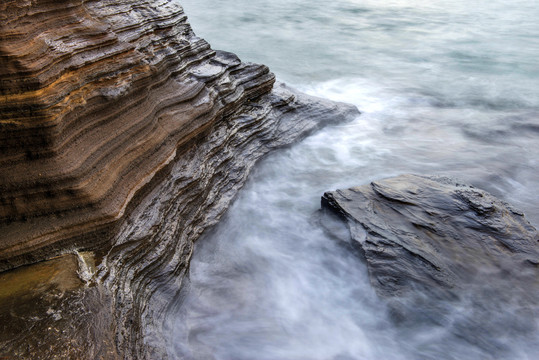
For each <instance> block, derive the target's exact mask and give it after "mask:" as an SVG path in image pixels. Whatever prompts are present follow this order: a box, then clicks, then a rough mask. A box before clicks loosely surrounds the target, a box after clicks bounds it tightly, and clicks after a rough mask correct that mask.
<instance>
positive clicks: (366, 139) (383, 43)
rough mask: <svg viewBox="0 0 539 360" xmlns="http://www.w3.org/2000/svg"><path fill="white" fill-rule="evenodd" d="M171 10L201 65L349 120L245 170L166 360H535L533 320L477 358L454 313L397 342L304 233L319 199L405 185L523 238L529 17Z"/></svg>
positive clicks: (529, 179)
mask: <svg viewBox="0 0 539 360" xmlns="http://www.w3.org/2000/svg"><path fill="white" fill-rule="evenodd" d="M182 5H183V6H184V8H185V9H186V12H187V14H188V16H189V18H190V22H191V24H192V25H193V28H194V30H195V32H196V33H197V34H198V35H199V36H202V37H204V38H206V39H207V40H208V41H209V42H210V43H211V44H212V46H213V47H214V48H216V49H225V50H228V51H232V52H235V53H237V54H238V55H239V56H240V57H241V58H242V60H244V61H245V60H247V61H254V62H261V63H265V64H267V65H269V66H270V68H271V69H272V71H273V72H275V73H276V75H277V77H278V78H280V79H281V80H284V81H286V82H288V83H289V84H291V85H292V86H295V87H296V88H299V89H301V90H303V91H306V92H309V93H311V94H314V95H318V96H322V97H327V98H331V99H334V100H339V101H345V102H349V103H353V104H355V105H357V107H358V108H359V109H360V110H361V111H362V113H363V114H362V115H361V116H360V117H358V118H357V119H356V120H355V121H353V122H351V123H347V124H342V125H339V126H334V127H329V128H326V129H324V130H322V131H320V132H319V133H317V134H315V135H313V136H311V137H309V138H307V139H305V140H304V141H303V142H301V143H300V144H297V145H296V146H293V147H291V148H289V149H286V150H282V151H280V152H278V153H275V154H273V155H271V156H269V157H268V158H266V159H265V160H264V161H263V162H262V163H261V164H260V165H259V166H258V167H257V168H256V169H255V171H254V173H253V174H252V176H251V178H250V180H249V182H248V184H247V185H246V186H245V188H244V189H243V190H242V192H241V193H240V195H239V197H238V199H237V200H236V202H235V203H234V205H233V206H232V207H231V209H230V210H229V211H228V213H227V215H226V216H225V218H224V220H223V221H222V222H221V223H220V224H219V225H218V226H216V228H215V229H213V230H212V231H211V232H209V233H208V234H206V235H205V236H204V237H203V238H202V239H201V240H200V241H199V243H198V244H197V248H196V251H195V253H194V256H193V259H192V263H191V269H190V274H189V283H188V286H186V288H185V292H184V294H183V297H182V305H181V307H180V311H179V312H176V313H171V314H169V317H168V321H169V325H170V332H169V334H168V336H169V338H170V343H171V344H172V346H171V348H170V349H168V351H169V354H170V355H171V356H172V357H181V358H194V359H536V358H539V342H538V341H539V340H538V338H539V336H538V332H537V330H536V328H537V326H538V322H539V321H538V319H537V318H535V317H534V316H531V317H529V318H528V319H527V320H528V322H527V324H525V326H523V327H525V328H526V329H528V331H527V332H525V331H523V332H522V333H520V332H518V331H514V330H512V329H508V330H507V331H504V329H503V325H502V326H500V327H501V328H502V329H501V330H500V331H497V332H494V333H495V334H497V335H496V336H495V337H496V338H494V339H490V340H492V341H487V342H486V343H485V342H482V343H480V342H479V341H476V339H475V338H474V336H473V334H470V333H469V332H462V331H459V330H458V329H456V328H455V327H452V326H451V322H452V320H453V319H457V318H459V316H463V315H462V314H463V313H465V309H464V307H465V306H464V305H463V306H460V307H459V306H456V307H455V308H454V309H453V311H452V317H451V316H450V318H449V320H448V321H446V322H445V326H434V325H432V326H425V327H418V328H414V329H413V330H410V329H403V328H402V327H398V326H396V325H395V324H394V323H393V322H392V321H391V319H390V318H389V317H388V312H387V306H386V304H385V303H384V301H383V300H381V299H379V298H377V296H376V294H375V293H374V291H373V290H372V288H371V286H370V285H369V279H368V276H367V272H366V268H365V265H364V264H362V263H361V261H358V258H357V256H356V255H354V254H353V253H352V252H350V251H349V250H348V249H347V248H346V247H345V246H342V245H341V243H340V242H339V241H337V240H336V239H335V238H333V237H332V236H330V235H328V234H327V233H325V232H324V231H322V229H321V228H320V227H319V226H318V225H317V224H316V222H315V221H314V220H313V219H314V218H315V217H314V216H313V214H314V213H315V212H316V211H317V209H319V207H320V196H321V195H322V194H323V192H324V191H327V190H333V189H336V188H343V187H350V186H355V185H360V184H364V183H368V182H369V181H372V180H374V179H379V178H383V177H387V176H392V175H398V174H401V173H408V172H413V173H419V174H443V175H449V176H455V177H458V178H460V179H462V180H464V181H466V182H469V183H472V184H474V185H476V186H478V187H481V188H484V189H486V190H488V191H490V192H491V193H493V194H495V195H497V196H499V197H501V198H502V199H504V200H506V201H508V202H510V203H512V204H513V205H515V206H516V207H517V208H520V209H521V210H523V211H524V212H525V213H526V215H527V217H528V219H529V220H530V221H531V222H532V224H534V225H535V226H536V227H537V226H538V225H539V191H538V189H539V171H538V165H539V164H538V161H539V160H538V159H539V65H538V64H539V63H538V61H537V58H538V57H539V22H538V21H537V19H539V3H538V2H537V1H536V0H516V1H512V2H506V1H501V0H473V1H470V0H467V1H464V0H454V1H451V2H449V1H442V0H417V1H412V0H386V1H375V0H335V1H331V2H328V1H321V0H311V1H306V0H288V1H285V0H273V1H263V0H249V1H246V0H235V1H231V0H223V1H219V2H216V1H210V0H197V1H193V0H184V1H182ZM336 231H337V230H336ZM339 231H346V230H345V229H340V230H339ZM512 311H513V310H512V309H510V308H502V309H501V310H500V312H502V313H504V312H506V313H507V314H511V312H512ZM532 313H533V312H532ZM536 313H537V312H535V314H536ZM492 316H496V314H492ZM470 321H474V319H471V320H470ZM477 321H480V320H477ZM493 323H494V324H495V323H496V322H493ZM476 325H477V324H476ZM498 325H499V324H498ZM485 326H487V325H485ZM490 326H491V325H490ZM476 328H481V324H479V325H478V326H476ZM530 329H531V330H530ZM530 334H531V335H530Z"/></svg>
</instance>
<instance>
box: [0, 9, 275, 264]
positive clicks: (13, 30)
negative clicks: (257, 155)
mask: <svg viewBox="0 0 539 360" xmlns="http://www.w3.org/2000/svg"><path fill="white" fill-rule="evenodd" d="M0 13H1V14H2V15H0V24H1V25H0V26H1V28H0V39H1V48H0V64H1V65H0V93H1V94H2V97H1V101H0V116H1V118H0V126H1V131H0V224H1V226H2V234H1V236H2V237H1V241H0V270H1V269H6V268H8V267H11V266H17V265H20V264H22V263H26V262H29V261H33V260H39V259H42V258H44V257H46V256H50V255H51V253H53V252H54V251H55V249H57V248H59V247H60V248H64V247H66V246H75V247H85V248H91V247H99V246H101V245H102V244H103V241H105V240H106V236H104V234H106V233H110V231H111V227H112V226H114V225H115V223H116V222H117V221H118V220H119V219H120V218H122V216H123V215H124V213H125V210H126V209H127V207H128V205H129V203H130V200H131V199H132V198H133V196H134V195H135V194H136V193H137V191H140V190H141V189H142V188H143V187H144V186H145V185H146V184H148V183H149V182H150V181H151V180H152V178H154V177H155V175H156V174H157V173H158V172H159V171H160V170H161V169H163V168H164V167H166V166H167V164H170V163H171V162H172V161H173V160H174V159H175V157H176V156H177V151H178V149H180V148H182V146H184V145H186V144H187V143H188V142H189V141H192V140H193V139H194V138H195V137H196V136H197V135H200V134H202V133H203V132H207V131H209V129H210V128H211V127H212V126H213V125H215V123H217V122H219V121H223V119H224V117H225V116H227V115H229V114H231V113H232V112H234V111H235V110H237V108H238V107H239V106H240V105H241V104H242V103H244V102H246V101H248V100H250V99H255V98H257V97H258V96H260V95H262V94H266V93H268V92H269V91H270V90H271V88H272V85H273V82H274V76H273V74H271V73H270V72H269V70H268V68H267V67H265V66H263V65H254V64H245V63H242V62H241V61H240V60H239V59H238V58H237V57H235V56H233V55H231V54H227V53H223V52H221V53H217V52H215V51H213V50H212V49H211V48H210V46H209V45H208V44H207V43H206V42H205V41H204V40H203V39H200V38H197V37H196V36H195V34H194V33H193V31H192V30H191V28H190V26H189V24H188V23H187V21H186V16H185V15H184V13H183V10H182V8H181V7H180V6H179V5H178V4H177V3H176V2H173V1H168V0H158V1H142V2H141V1H132V0H120V1H107V0H100V1H81V0H64V1H42V0H39V1H32V2H25V1H3V2H2V4H1V5H0Z"/></svg>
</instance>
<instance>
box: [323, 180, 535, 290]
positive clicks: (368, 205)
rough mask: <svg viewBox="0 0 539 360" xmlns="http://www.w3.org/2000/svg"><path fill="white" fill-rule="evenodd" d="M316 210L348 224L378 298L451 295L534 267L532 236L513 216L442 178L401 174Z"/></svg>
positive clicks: (337, 194)
mask: <svg viewBox="0 0 539 360" xmlns="http://www.w3.org/2000/svg"><path fill="white" fill-rule="evenodd" d="M322 204H323V206H325V207H328V208H331V209H332V210H334V211H336V212H337V213H338V214H340V215H341V216H343V217H344V218H345V219H346V220H347V223H348V225H349V228H350V233H351V236H352V239H353V240H354V241H355V242H356V243H357V244H359V245H360V247H361V249H362V250H363V252H364V254H365V258H366V261H367V264H368V268H369V273H370V276H371V281H372V283H373V286H374V287H375V288H376V289H377V291H378V292H379V293H380V294H382V295H399V294H402V293H404V292H406V291H409V290H411V289H413V288H417V287H427V288H431V289H432V288H439V289H451V288H454V287H459V286H464V285H465V284H467V283H470V282H472V281H473V279H474V278H475V277H476V276H478V275H479V274H485V273H491V272H493V271H494V272H497V271H500V270H501V269H504V270H506V271H510V272H514V271H515V270H517V269H518V272H521V271H525V270H526V269H528V270H536V269H537V264H538V262H539V244H538V241H539V236H538V233H537V230H536V229H535V228H534V227H533V226H532V225H530V223H529V222H528V221H527V220H526V218H525V217H524V215H523V214H522V213H521V212H520V211H518V210H516V209H514V208H512V207H511V206H510V205H508V204H507V203H505V202H503V201H501V200H499V199H497V198H495V197H494V196H492V195H490V194H489V193H487V192H485V191H483V190H480V189H477V188H474V187H472V186H469V185H464V184H461V183H459V182H457V181H455V180H452V179H449V178H445V177H425V176H417V175H402V176H399V177H395V178H390V179H384V180H380V181H375V182H372V183H371V184H369V185H364V186H359V187H354V188H351V189H346V190H336V191H331V192H327V193H325V194H324V196H323V198H322Z"/></svg>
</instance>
